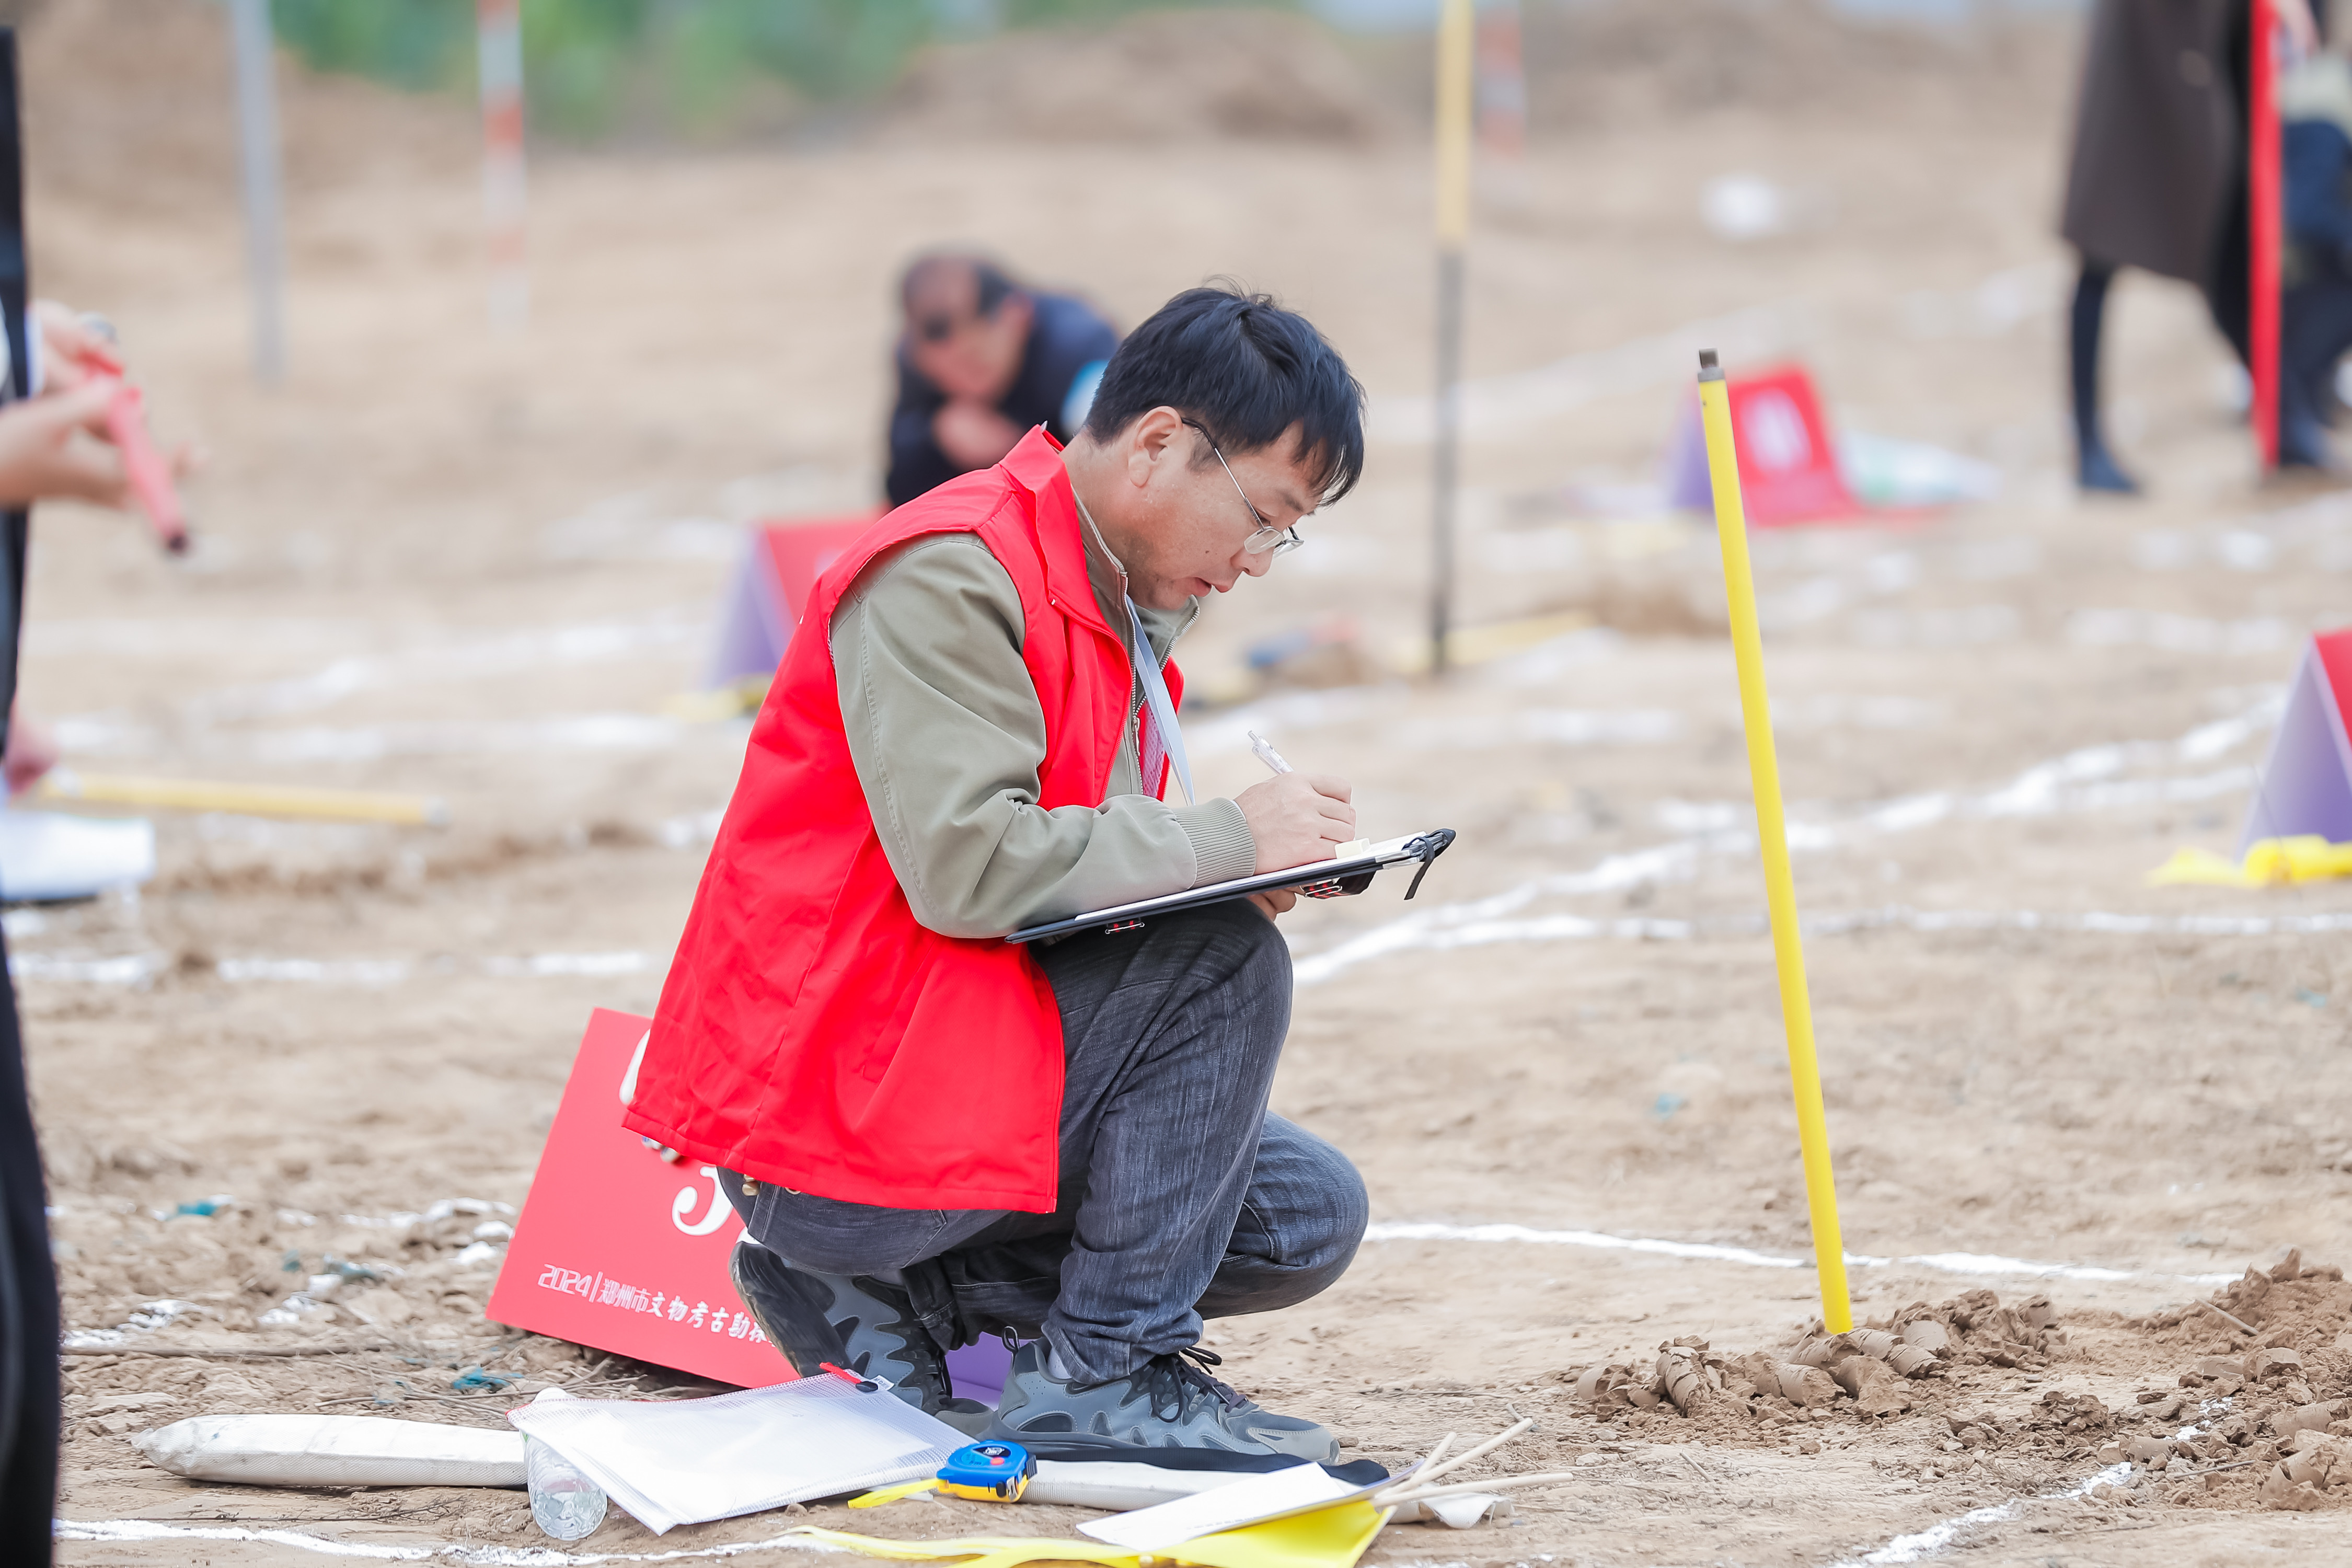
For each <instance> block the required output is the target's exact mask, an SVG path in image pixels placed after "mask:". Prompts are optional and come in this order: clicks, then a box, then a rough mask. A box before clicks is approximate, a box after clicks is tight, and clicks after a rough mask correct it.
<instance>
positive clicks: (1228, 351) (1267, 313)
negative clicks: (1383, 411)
mask: <svg viewBox="0 0 2352 1568" xmlns="http://www.w3.org/2000/svg"><path fill="white" fill-rule="evenodd" d="M1163 405H1164V406H1166V407H1170V408H1173V409H1175V410H1176V411H1177V412H1178V413H1180V414H1181V415H1183V416H1185V417H1186V418H1188V419H1192V420H1197V421H1198V422H1199V423H1200V424H1201V425H1202V426H1205V427H1206V428H1207V430H1208V432H1209V438H1210V439H1211V440H1213V441H1214V442H1215V443H1216V444H1217V445H1218V447H1221V448H1223V450H1224V451H1225V452H1226V453H1228V454H1232V453H1238V452H1255V451H1257V450H1259V449H1261V448H1263V447H1270V446H1272V445H1274V443H1275V442H1276V441H1278V440H1280V439H1281V438H1282V436H1283V432H1285V431H1286V430H1288V429H1289V428H1290V427H1291V426H1294V425H1296V426H1298V447H1297V452H1298V456H1299V457H1300V458H1304V459H1306V460H1307V462H1309V463H1310V464H1312V466H1313V468H1314V469H1315V479H1314V485H1315V489H1316V491H1317V493H1318V494H1319V495H1320V496H1321V497H1322V500H1323V504H1325V505H1328V504H1329V503H1331V502H1333V501H1336V500H1339V498H1340V497H1341V496H1344V495H1346V494H1347V493H1348V492H1349V490H1350V489H1354V488H1355V484H1356V480H1357V479H1360V478H1361V477H1362V475H1363V471H1364V388H1363V384H1361V383H1360V382H1359V381H1357V379H1356V378H1355V377H1354V376H1353V375H1350V374H1349V373H1348V365H1347V362H1346V361H1344V360H1342V359H1341V358H1340V357H1339V351H1338V350H1336V349H1334V348H1333V347H1332V346H1331V345H1330V344H1329V343H1328V342H1325V341H1324V338H1323V334H1322V333H1320V332H1318V331H1316V330H1315V326H1314V323H1313V322H1311V321H1307V318H1306V317H1304V316H1301V315H1299V314H1297V312H1296V311H1292V310H1284V309H1283V308H1282V307H1281V306H1280V305H1278V304H1276V302H1275V300H1274V297H1273V296H1272V295H1270V294H1250V293H1244V291H1243V290H1241V289H1237V288H1234V287H1231V286H1224V285H1220V286H1211V287H1207V288H1201V289H1185V290H1184V292H1182V293H1181V294H1179V295H1177V296H1176V297H1175V298H1174V299H1173V300H1169V301H1168V303H1166V304H1165V305H1162V306H1160V309H1159V310H1157V311H1155V312H1153V314H1152V316H1151V319H1150V321H1145V322H1144V323H1143V324H1142V325H1141V326H1139V327H1138V328H1136V329H1135V331H1132V332H1129V334H1128V335H1127V340H1126V341H1125V342H1122V343H1120V344H1119V345H1118V352H1117V353H1113V354H1112V355H1111V356H1110V363H1108V365H1106V366H1105V367H1104V368H1103V377H1102V385H1101V386H1100V387H1099V388H1097V390H1096V392H1095V401H1094V406H1093V407H1092V408H1091V409H1089V410H1088V411H1087V435H1089V436H1091V437H1094V438H1095V439H1096V440H1097V441H1108V440H1110V439H1112V438H1113V437H1117V436H1118V433H1119V432H1120V431H1122V430H1124V429H1126V428H1127V427H1128V426H1130V425H1132V424H1134V423H1135V422H1136V421H1137V420H1139V419H1140V418H1142V417H1143V416H1145V415H1146V414H1149V413H1150V412H1151V410H1153V409H1155V408H1159V407H1161V406H1163ZM1207 460H1208V459H1206V458H1203V459H1202V461H1207Z"/></svg>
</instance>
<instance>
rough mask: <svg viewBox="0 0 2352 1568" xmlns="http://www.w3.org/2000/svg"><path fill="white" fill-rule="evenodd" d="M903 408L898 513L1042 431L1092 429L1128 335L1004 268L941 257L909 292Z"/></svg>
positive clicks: (902, 283)
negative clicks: (1098, 397) (1098, 394)
mask: <svg viewBox="0 0 2352 1568" xmlns="http://www.w3.org/2000/svg"><path fill="white" fill-rule="evenodd" d="M898 300H899V304H900V306H901V308H902V310H904V313H905V317H906V326H905V330H904V331H901V332H900V334H899V337H898V407H897V408H895V409H893V410H892V411H891V415H890V478H889V483H888V490H889V496H890V504H891V505H892V506H904V505H905V504H906V503H907V502H908V501H910V500H914V499H915V498H916V497H917V496H919V495H921V494H922V493H923V492H924V491H926V490H929V489H936V488H937V487H938V486H940V485H943V484H945V483H947V481H948V480H950V479H953V478H955V477H956V476H957V475H958V474H963V473H970V472H971V470H972V469H974V468H987V467H989V466H990V465H992V464H993V463H994V462H996V460H997V459H998V458H1002V457H1003V456H1004V454H1005V453H1007V452H1009V451H1011V450H1012V449H1013V444H1014V443H1015V442H1017V441H1019V440H1020V439H1021V437H1024V436H1025V435H1027V434H1028V433H1029V431H1030V430H1031V429H1032V428H1034V426H1039V425H1043V426H1045V428H1046V429H1048V430H1049V431H1051V432H1052V433H1053V435H1054V437H1055V439H1056V440H1059V441H1067V440H1068V439H1069V438H1070V437H1071V436H1072V435H1073V434H1075V433H1076V430H1077V429H1078V427H1079V426H1082V425H1084V424H1085V423H1086V418H1087V408H1088V407H1089V406H1090V405H1092V404H1093V402H1094V390H1095V386H1096V384H1097V383H1098V382H1100V381H1101V380H1102V369H1103V365H1104V364H1105V363H1107V362H1108V360H1109V359H1110V355H1111V351H1112V350H1113V349H1115V348H1117V347H1118V331H1117V329H1115V328H1114V327H1112V326H1111V324H1110V323H1109V322H1108V321H1105V320H1104V319H1103V318H1102V316H1101V314H1100V313H1099V312H1098V311H1097V310H1095V308H1094V307H1093V306H1091V305H1088V304H1087V303H1086V302H1085V301H1084V300H1078V299H1075V298H1073V297H1071V296H1069V295H1066V294H1046V293H1041V292H1039V291H1036V290H1034V289H1024V288H1023V287H1021V286H1020V285H1019V284H1017V283H1015V282H1014V281H1013V279H1011V278H1010V277H1008V276H1007V275H1006V274H1005V272H1004V271H1003V268H999V267H998V266H997V265H996V264H995V263H994V262H992V261H990V260H988V259H986V258H982V257H978V256H968V255H961V254H955V253H950V252H941V253H938V254H934V255H929V256H924V257H920V258H917V260H916V261H915V262H914V264H913V265H911V266H909V267H908V268H907V270H906V273H905V275H904V276H903V277H901V278H900V279H899V281H898Z"/></svg>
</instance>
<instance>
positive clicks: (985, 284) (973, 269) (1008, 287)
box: [898, 250, 1020, 316]
mask: <svg viewBox="0 0 2352 1568" xmlns="http://www.w3.org/2000/svg"><path fill="white" fill-rule="evenodd" d="M945 272H968V273H970V274H971V279H972V283H973V285H974V287H975V289H976V290H977V293H976V297H975V299H974V300H973V308H974V313H975V314H978V315H982V316H993V315H995V314H996V308H997V307H998V306H999V305H1002V304H1003V303H1004V301H1005V300H1006V298H1007V297H1009V296H1011V295H1013V294H1016V293H1018V292H1020V285H1018V284H1016V283H1015V282H1013V278H1012V275H1011V274H1010V273H1008V272H1006V271H1005V270H1004V268H1002V267H999V266H998V265H997V264H996V263H995V262H993V261H992V260H990V259H989V258H987V257H985V256H975V255H973V254H971V252H969V251H961V250H933V251H927V252H925V253H924V254H923V255H921V256H918V257H917V258H915V259H914V260H912V261H910V262H908V264H907V269H906V270H905V271H904V272H901V273H900V274H898V308H899V309H900V310H912V309H914V305H915V295H916V293H917V291H918V290H919V289H921V288H922V286H923V285H924V284H926V283H929V282H930V281H931V280H932V279H935V278H937V277H939V276H940V274H942V273H945Z"/></svg>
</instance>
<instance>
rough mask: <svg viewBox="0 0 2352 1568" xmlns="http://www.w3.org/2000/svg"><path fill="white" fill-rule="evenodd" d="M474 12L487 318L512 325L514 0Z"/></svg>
mask: <svg viewBox="0 0 2352 1568" xmlns="http://www.w3.org/2000/svg"><path fill="white" fill-rule="evenodd" d="M474 15H475V24H476V27H477V33H476V47H477V54H476V58H477V61H478V75H479V76H480V78H481V86H482V223H483V227H484V229H485V231H486V233H487V234H488V249H489V263H490V325H491V326H492V327H494V328H496V329H498V330H499V331H520V330H521V329H522V327H523V325H524V324H525V323H526V322H527V321H530V255H529V251H528V248H527V247H526V245H525V235H524V220H525V217H526V216H527V202H526V197H527V195H528V192H527V190H526V188H525V186H524V183H523V155H522V131H523V97H522V5H521V0H478V4H477V5H476V8H475V13H474Z"/></svg>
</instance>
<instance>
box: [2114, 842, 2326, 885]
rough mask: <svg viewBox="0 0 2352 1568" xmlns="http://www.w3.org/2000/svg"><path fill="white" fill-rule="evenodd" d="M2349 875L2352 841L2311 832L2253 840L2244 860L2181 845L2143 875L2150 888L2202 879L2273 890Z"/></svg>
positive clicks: (2197, 881) (2206, 883) (2199, 881)
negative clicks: (2335, 840) (2336, 841)
mask: <svg viewBox="0 0 2352 1568" xmlns="http://www.w3.org/2000/svg"><path fill="white" fill-rule="evenodd" d="M2337 877H2352V844H2330V843H2329V842H2328V841H2327V840H2326V839H2325V838H2322V837H2319V835H2317V834H2315V833H2304V834H2297V835H2296V836H2295V837H2292V838H2257V839H2255V840H2254V841H2253V842H2252V844H2250V845H2248V846H2247V847H2246V858H2245V859H2244V860H2243V861H2237V860H2232V859H2231V858H2229V857H2228V856H2226V855H2216V854H2214V853H2213V852H2212V851H2211V850H2210V849H2179V850H2175V851H2174V852H2173V856H2172V858H2171V859H2169V860H2167V861H2166V862H2165V863H2164V864H2163V865H2161V866H2158V868H2156V869H2155V870H2153V871H2150V872H2149V873H2148V874H2147V882H2148V886H2149V887H2152V888H2164V887H2170V886H2173V885H2174V884H2177V883H2202V884H2205V885H2207V886H2210V887H2216V888H2273V887H2277V886H2279V885H2280V884H2282V883H2286V882H2325V881H2328V880H2330V879H2334V878H2337Z"/></svg>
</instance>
